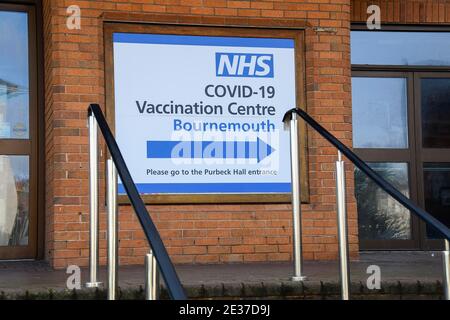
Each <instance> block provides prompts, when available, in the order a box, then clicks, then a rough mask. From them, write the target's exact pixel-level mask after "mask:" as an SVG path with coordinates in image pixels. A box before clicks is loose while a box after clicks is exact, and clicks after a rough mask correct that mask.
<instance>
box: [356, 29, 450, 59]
mask: <svg viewBox="0 0 450 320" xmlns="http://www.w3.org/2000/svg"><path fill="white" fill-rule="evenodd" d="M449 43H450V33H448V32H393V31H352V32H351V39H350V44H351V61H352V64H371V65H404V66H408V65H422V66H450V46H449Z"/></svg>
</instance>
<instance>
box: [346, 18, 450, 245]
mask: <svg viewBox="0 0 450 320" xmlns="http://www.w3.org/2000/svg"><path fill="white" fill-rule="evenodd" d="M351 31H367V32H377V31H376V30H368V29H367V25H366V24H365V23H352V25H351ZM380 31H394V32H395V31H401V32H408V31H411V32H448V33H450V26H430V25H425V26H418V25H394V24H384V25H383V28H382V30H380ZM351 70H352V77H355V76H359V75H363V76H370V75H374V76H376V75H389V74H406V75H407V76H408V126H409V128H408V132H409V135H408V140H409V146H408V147H409V148H408V150H409V158H410V162H409V185H410V198H411V199H412V200H413V201H414V202H416V203H417V204H418V205H419V206H421V207H422V208H424V207H425V200H424V194H423V192H424V181H423V179H424V175H423V164H424V163H425V162H439V161H438V160H436V159H447V154H446V155H443V153H442V151H443V149H424V148H422V147H421V146H422V132H421V131H422V123H421V103H420V94H421V92H420V84H418V83H419V82H420V81H418V80H419V77H420V76H421V75H427V76H428V77H445V78H450V67H449V66H402V65H360V64H352V65H351ZM380 150H381V152H380ZM394 150H395V149H394ZM447 150H448V151H449V152H450V149H447ZM447 150H446V152H447ZM354 151H355V153H356V154H358V155H359V156H360V157H361V158H362V159H363V160H365V161H368V162H396V161H395V160H397V159H402V155H401V153H398V154H397V153H396V152H391V153H390V155H391V156H392V158H387V157H388V156H389V152H385V151H389V149H388V150H386V149H372V150H367V149H358V148H355V149H354ZM448 154H450V153H448ZM442 157H444V158H442ZM446 161H448V160H446ZM446 161H444V162H446ZM411 223H412V230H411V236H412V241H411V242H410V243H407V242H405V243H402V242H403V241H405V240H361V239H360V241H359V242H360V247H361V249H362V250H385V249H389V250H405V249H416V250H441V249H442V248H443V245H444V244H443V241H442V240H434V239H427V238H426V223H425V222H423V221H421V220H420V219H419V218H418V217H417V216H416V215H414V214H412V216H411ZM407 241H409V240H407Z"/></svg>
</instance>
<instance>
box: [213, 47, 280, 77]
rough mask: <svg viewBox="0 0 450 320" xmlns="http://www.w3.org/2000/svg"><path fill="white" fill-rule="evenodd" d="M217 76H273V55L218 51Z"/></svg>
mask: <svg viewBox="0 0 450 320" xmlns="http://www.w3.org/2000/svg"><path fill="white" fill-rule="evenodd" d="M216 76H218V77H255V78H273V55H272V54H259V53H228V52H227V53H224V52H216Z"/></svg>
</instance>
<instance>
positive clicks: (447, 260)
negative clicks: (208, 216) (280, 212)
mask: <svg viewBox="0 0 450 320" xmlns="http://www.w3.org/2000/svg"><path fill="white" fill-rule="evenodd" d="M297 116H299V117H300V118H302V119H303V120H304V121H305V122H306V123H307V124H308V125H309V126H310V127H312V128H313V129H314V130H315V131H316V132H317V133H319V134H320V135H321V136H322V137H323V138H325V139H326V140H327V141H328V142H330V143H331V144H332V145H333V146H334V147H335V148H336V149H337V150H338V161H337V162H336V193H337V196H336V199H337V215H338V241H339V257H340V258H339V260H340V278H341V294H342V298H343V299H344V300H347V299H349V296H350V295H349V284H350V280H349V266H348V239H347V230H346V229H347V218H346V216H347V212H346V211H347V210H346V205H345V170H344V163H343V161H342V154H343V155H344V156H345V157H346V158H347V159H349V160H350V162H352V163H353V165H355V166H356V167H357V168H359V169H360V170H361V171H362V172H364V173H365V174H366V175H367V176H368V177H369V178H370V179H371V180H372V181H373V182H375V183H376V184H377V185H378V186H379V187H380V188H381V189H382V190H384V191H385V192H386V193H387V194H389V195H390V196H391V197H393V198H394V199H395V200H397V201H398V202H399V203H400V204H401V205H402V206H404V207H405V208H406V209H408V210H409V211H411V212H412V213H413V214H415V215H417V216H418V217H419V218H421V219H422V220H424V221H425V222H426V223H428V224H430V225H431V226H433V227H434V228H435V229H436V230H437V231H438V232H439V233H440V234H441V235H442V236H443V238H444V242H445V249H444V250H443V252H442V257H443V258H442V267H443V274H444V281H443V283H444V285H443V287H444V295H445V298H446V299H447V300H450V253H449V250H450V248H449V241H450V229H449V228H447V227H446V226H445V225H444V224H443V223H442V222H440V221H439V220H437V219H436V218H435V217H433V216H432V215H431V214H430V213H428V212H427V211H425V210H423V209H422V208H420V207H418V206H417V205H416V204H414V202H412V201H411V200H410V199H408V198H407V197H406V196H405V195H404V194H403V193H401V192H400V191H399V190H397V189H396V188H395V187H394V186H393V185H392V184H390V183H389V182H388V181H386V180H385V179H384V178H383V177H381V176H380V175H379V174H378V173H376V172H375V171H374V170H373V169H372V168H370V167H369V166H368V165H367V164H366V163H365V162H364V161H363V160H361V159H360V158H359V157H358V156H357V155H356V154H355V153H354V152H353V151H351V150H350V149H349V148H348V147H347V146H345V145H344V144H343V143H342V142H341V141H339V140H338V139H337V138H336V137H335V136H334V135H332V134H331V133H330V132H329V131H328V130H326V129H325V128H324V127H323V126H322V125H320V124H319V123H318V122H317V121H316V120H314V119H313V118H312V117H311V116H310V115H309V114H308V113H307V112H305V111H304V110H302V109H300V108H293V109H291V110H289V111H287V112H286V113H285V114H284V116H283V122H285V123H286V122H287V121H290V122H291V125H290V128H291V130H293V128H296V125H294V124H293V123H294V122H296V118H297ZM295 132H297V131H295ZM295 136H296V134H295ZM294 139H296V138H294V135H293V134H292V131H291V146H292V144H293V143H296V148H299V146H298V144H297V142H296V140H295V141H294ZM291 150H292V148H291ZM293 161H294V160H293ZM299 179H300V176H299V175H298V171H297V173H296V176H295V177H294V176H293V177H292V182H293V185H294V182H295V180H297V181H298V180H299ZM296 193H297V194H296ZM292 197H293V198H294V197H295V198H296V199H300V194H299V191H298V190H294V188H293V194H292ZM293 202H294V200H293ZM296 210H298V209H295V208H293V211H294V212H295V211H296ZM296 245H299V243H297V242H294V246H296ZM296 251H298V252H301V249H300V248H294V252H296Z"/></svg>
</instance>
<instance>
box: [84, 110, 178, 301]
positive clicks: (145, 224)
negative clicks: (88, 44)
mask: <svg viewBox="0 0 450 320" xmlns="http://www.w3.org/2000/svg"><path fill="white" fill-rule="evenodd" d="M92 116H93V117H94V118H95V120H96V122H97V124H98V126H99V128H100V132H101V133H102V135H103V138H104V140H105V142H106V146H107V147H108V150H109V153H110V154H111V158H112V161H113V162H114V164H115V167H116V168H117V172H118V174H119V176H120V179H121V181H122V184H123V186H124V188H125V191H126V193H127V195H128V197H129V199H130V202H131V204H132V206H133V208H134V211H135V213H136V215H137V216H138V219H139V222H140V224H141V226H142V229H143V231H144V234H145V236H146V238H147V241H148V243H149V245H150V247H151V249H152V253H153V255H154V257H155V259H156V261H157V263H158V265H159V270H160V272H161V275H162V277H163V279H164V281H165V283H166V286H167V290H168V293H169V296H170V297H171V298H172V299H176V300H184V299H186V295H185V293H184V290H183V287H182V285H181V282H180V279H179V278H178V275H177V273H176V271H175V268H174V266H173V264H172V261H171V260H170V257H169V255H168V253H167V250H166V248H165V246H164V243H163V242H162V240H161V236H160V235H159V232H158V229H157V228H156V226H155V224H154V223H153V220H152V218H151V217H150V214H149V213H148V211H147V208H146V207H145V204H144V202H143V201H142V198H141V197H140V195H139V192H138V190H137V188H136V185H135V183H134V181H133V178H132V177H131V174H130V171H129V170H128V167H127V165H126V163H125V160H124V158H123V156H122V153H121V152H120V149H119V146H118V145H117V142H116V139H115V138H114V135H113V134H112V132H111V129H110V128H109V126H108V123H107V121H106V119H105V116H104V115H103V112H102V110H101V109H100V106H99V105H98V104H91V105H89V108H88V117H89V118H90V117H92ZM111 171H113V170H111Z"/></svg>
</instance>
